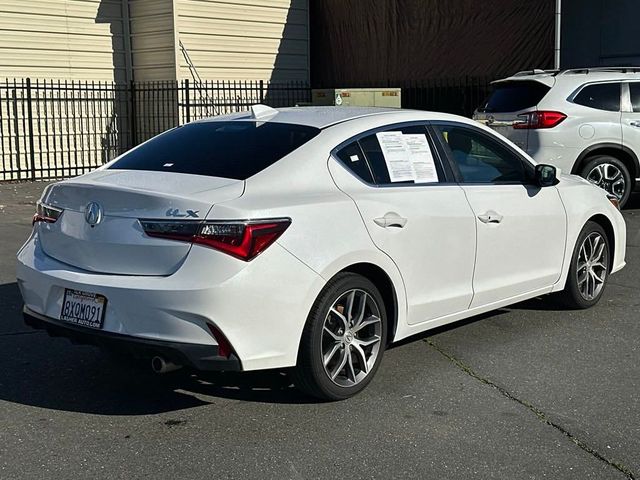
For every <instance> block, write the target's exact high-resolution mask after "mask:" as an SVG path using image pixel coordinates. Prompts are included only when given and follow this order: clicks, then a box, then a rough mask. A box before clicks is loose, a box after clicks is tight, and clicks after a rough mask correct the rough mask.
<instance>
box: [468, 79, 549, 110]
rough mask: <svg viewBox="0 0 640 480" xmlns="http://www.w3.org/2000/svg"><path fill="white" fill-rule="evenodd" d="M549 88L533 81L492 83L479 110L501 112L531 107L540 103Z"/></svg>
mask: <svg viewBox="0 0 640 480" xmlns="http://www.w3.org/2000/svg"><path fill="white" fill-rule="evenodd" d="M549 90H551V88H550V87H549V86H547V85H545V84H544V83H540V82H534V81H525V80H522V81H519V80H518V81H512V82H500V83H497V84H495V85H494V87H493V91H492V92H491V95H489V99H488V100H487V101H486V103H485V104H484V105H483V106H482V107H481V108H480V109H479V111H481V112H487V113H489V112H491V113H502V112H518V111H520V110H524V109H526V108H532V107H535V106H536V105H537V104H538V103H540V100H542V99H543V98H544V96H545V95H546V94H547V93H548V92H549Z"/></svg>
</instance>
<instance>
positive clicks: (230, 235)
mask: <svg viewBox="0 0 640 480" xmlns="http://www.w3.org/2000/svg"><path fill="white" fill-rule="evenodd" d="M140 223H141V225H142V228H143V229H144V231H145V233H146V234H147V235H149V236H150V237H157V238H165V239H168V240H178V241H183V242H190V243H194V244H197V245H204V246H205V247H209V248H213V249H215V250H219V251H221V252H224V253H226V254H228V255H232V256H234V257H236V258H239V259H241V260H244V261H249V260H251V259H253V258H255V257H256V256H258V255H259V254H260V253H262V252H264V251H265V250H266V249H267V248H268V247H269V246H270V245H271V244H273V242H275V241H276V240H277V239H278V237H279V236H280V235H282V233H283V232H284V231H285V230H286V229H287V228H289V225H291V219H289V218H276V219H266V220H255V221H223V220H212V221H209V220H207V221H204V222H173V221H155V220H140Z"/></svg>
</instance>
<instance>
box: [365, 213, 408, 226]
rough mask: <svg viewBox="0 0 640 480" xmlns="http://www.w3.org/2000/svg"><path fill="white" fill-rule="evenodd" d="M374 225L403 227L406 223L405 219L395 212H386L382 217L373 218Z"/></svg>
mask: <svg viewBox="0 0 640 480" xmlns="http://www.w3.org/2000/svg"><path fill="white" fill-rule="evenodd" d="M373 221H374V222H375V223H376V225H378V226H380V227H383V228H389V227H394V228H403V227H404V226H405V225H406V224H407V219H406V218H403V217H401V216H400V215H398V214H397V213H395V212H389V213H386V214H385V216H384V217H378V218H374V219H373Z"/></svg>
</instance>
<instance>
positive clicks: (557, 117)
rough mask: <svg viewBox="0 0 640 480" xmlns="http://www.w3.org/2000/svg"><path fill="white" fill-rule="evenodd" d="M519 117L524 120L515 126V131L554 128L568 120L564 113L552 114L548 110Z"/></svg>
mask: <svg viewBox="0 0 640 480" xmlns="http://www.w3.org/2000/svg"><path fill="white" fill-rule="evenodd" d="M518 116H519V117H521V118H523V120H522V121H519V122H515V123H514V124H513V128H515V129H534V128H553V127H555V126H557V125H559V124H560V123H562V122H563V121H564V119H565V118H567V116H566V115H565V114H564V113H562V112H550V111H547V110H539V111H537V112H528V113H523V114H522V115H518Z"/></svg>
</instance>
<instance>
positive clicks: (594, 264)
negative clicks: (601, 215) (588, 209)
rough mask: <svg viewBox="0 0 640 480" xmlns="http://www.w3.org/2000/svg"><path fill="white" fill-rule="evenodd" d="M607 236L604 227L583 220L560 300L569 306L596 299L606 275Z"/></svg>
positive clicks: (579, 306) (589, 304)
mask: <svg viewBox="0 0 640 480" xmlns="http://www.w3.org/2000/svg"><path fill="white" fill-rule="evenodd" d="M609 251H610V250H609V240H608V239H607V235H606V233H605V231H604V229H603V228H602V227H601V226H600V225H598V224H597V223H595V222H591V221H590V222H587V224H586V225H585V226H584V228H583V229H582V232H580V235H579V236H578V241H577V242H576V246H575V248H574V250H573V257H572V258H571V265H570V266H569V268H570V270H569V276H568V277H567V284H566V285H565V289H564V291H563V292H562V293H561V295H560V299H561V301H562V302H563V303H564V304H565V305H566V306H568V307H570V308H577V309H582V308H589V307H592V306H593V305H595V304H596V303H598V301H599V300H600V297H601V296H602V293H603V292H604V288H605V286H606V284H607V280H608V277H609Z"/></svg>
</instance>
